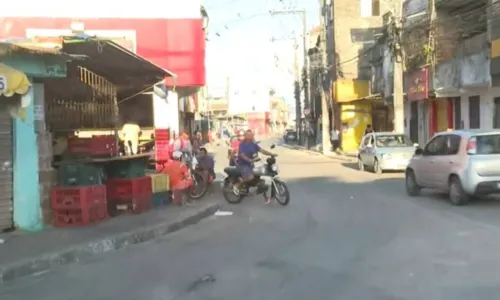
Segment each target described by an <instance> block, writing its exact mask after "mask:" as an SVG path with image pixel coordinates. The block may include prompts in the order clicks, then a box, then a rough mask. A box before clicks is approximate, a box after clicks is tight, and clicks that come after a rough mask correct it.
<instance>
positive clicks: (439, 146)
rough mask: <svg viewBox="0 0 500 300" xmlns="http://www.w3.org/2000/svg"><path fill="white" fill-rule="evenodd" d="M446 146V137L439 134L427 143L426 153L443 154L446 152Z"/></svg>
mask: <svg viewBox="0 0 500 300" xmlns="http://www.w3.org/2000/svg"><path fill="white" fill-rule="evenodd" d="M446 148H447V147H446V138H445V137H444V136H442V135H439V136H436V137H435V138H433V139H432V140H431V141H430V142H429V143H427V145H425V148H424V155H443V154H445V153H446Z"/></svg>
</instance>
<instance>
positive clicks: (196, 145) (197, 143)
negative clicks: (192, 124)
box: [191, 131, 203, 155]
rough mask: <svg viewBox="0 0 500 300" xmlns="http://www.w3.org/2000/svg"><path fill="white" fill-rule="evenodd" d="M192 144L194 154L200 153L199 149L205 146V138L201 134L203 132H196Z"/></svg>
mask: <svg viewBox="0 0 500 300" xmlns="http://www.w3.org/2000/svg"><path fill="white" fill-rule="evenodd" d="M191 144H192V145H193V153H194V155H198V151H199V150H200V149H201V147H203V138H202V136H201V132H199V131H197V132H196V134H195V136H194V138H193V141H192V142H191Z"/></svg>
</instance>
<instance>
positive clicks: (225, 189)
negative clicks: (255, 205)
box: [222, 178, 245, 204]
mask: <svg viewBox="0 0 500 300" xmlns="http://www.w3.org/2000/svg"><path fill="white" fill-rule="evenodd" d="M222 195H224V199H226V201H227V202H228V203H229V204H239V203H241V201H242V200H243V198H244V197H245V196H242V195H236V194H235V193H234V186H233V182H232V181H231V180H230V179H229V178H226V179H224V184H223V185H222Z"/></svg>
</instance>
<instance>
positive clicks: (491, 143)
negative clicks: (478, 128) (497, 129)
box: [476, 134, 500, 154]
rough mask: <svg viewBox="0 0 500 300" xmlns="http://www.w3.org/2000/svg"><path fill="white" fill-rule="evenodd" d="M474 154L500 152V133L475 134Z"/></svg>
mask: <svg viewBox="0 0 500 300" xmlns="http://www.w3.org/2000/svg"><path fill="white" fill-rule="evenodd" d="M476 147H477V149H476V154H500V135H499V134H489V135H479V136H476Z"/></svg>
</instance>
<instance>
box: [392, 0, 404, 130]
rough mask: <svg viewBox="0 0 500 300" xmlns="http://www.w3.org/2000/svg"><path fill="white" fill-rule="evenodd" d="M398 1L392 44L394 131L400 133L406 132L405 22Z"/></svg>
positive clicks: (400, 4)
mask: <svg viewBox="0 0 500 300" xmlns="http://www.w3.org/2000/svg"><path fill="white" fill-rule="evenodd" d="M399 2H402V1H397V2H396V3H397V4H396V10H395V12H396V14H395V15H393V19H392V23H393V24H392V37H391V39H392V45H393V49H392V52H393V60H394V93H393V98H394V131H395V132H398V133H404V132H405V125H404V118H405V109H404V97H403V47H402V43H401V37H402V30H403V26H402V25H403V23H402V16H403V5H402V3H399Z"/></svg>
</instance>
